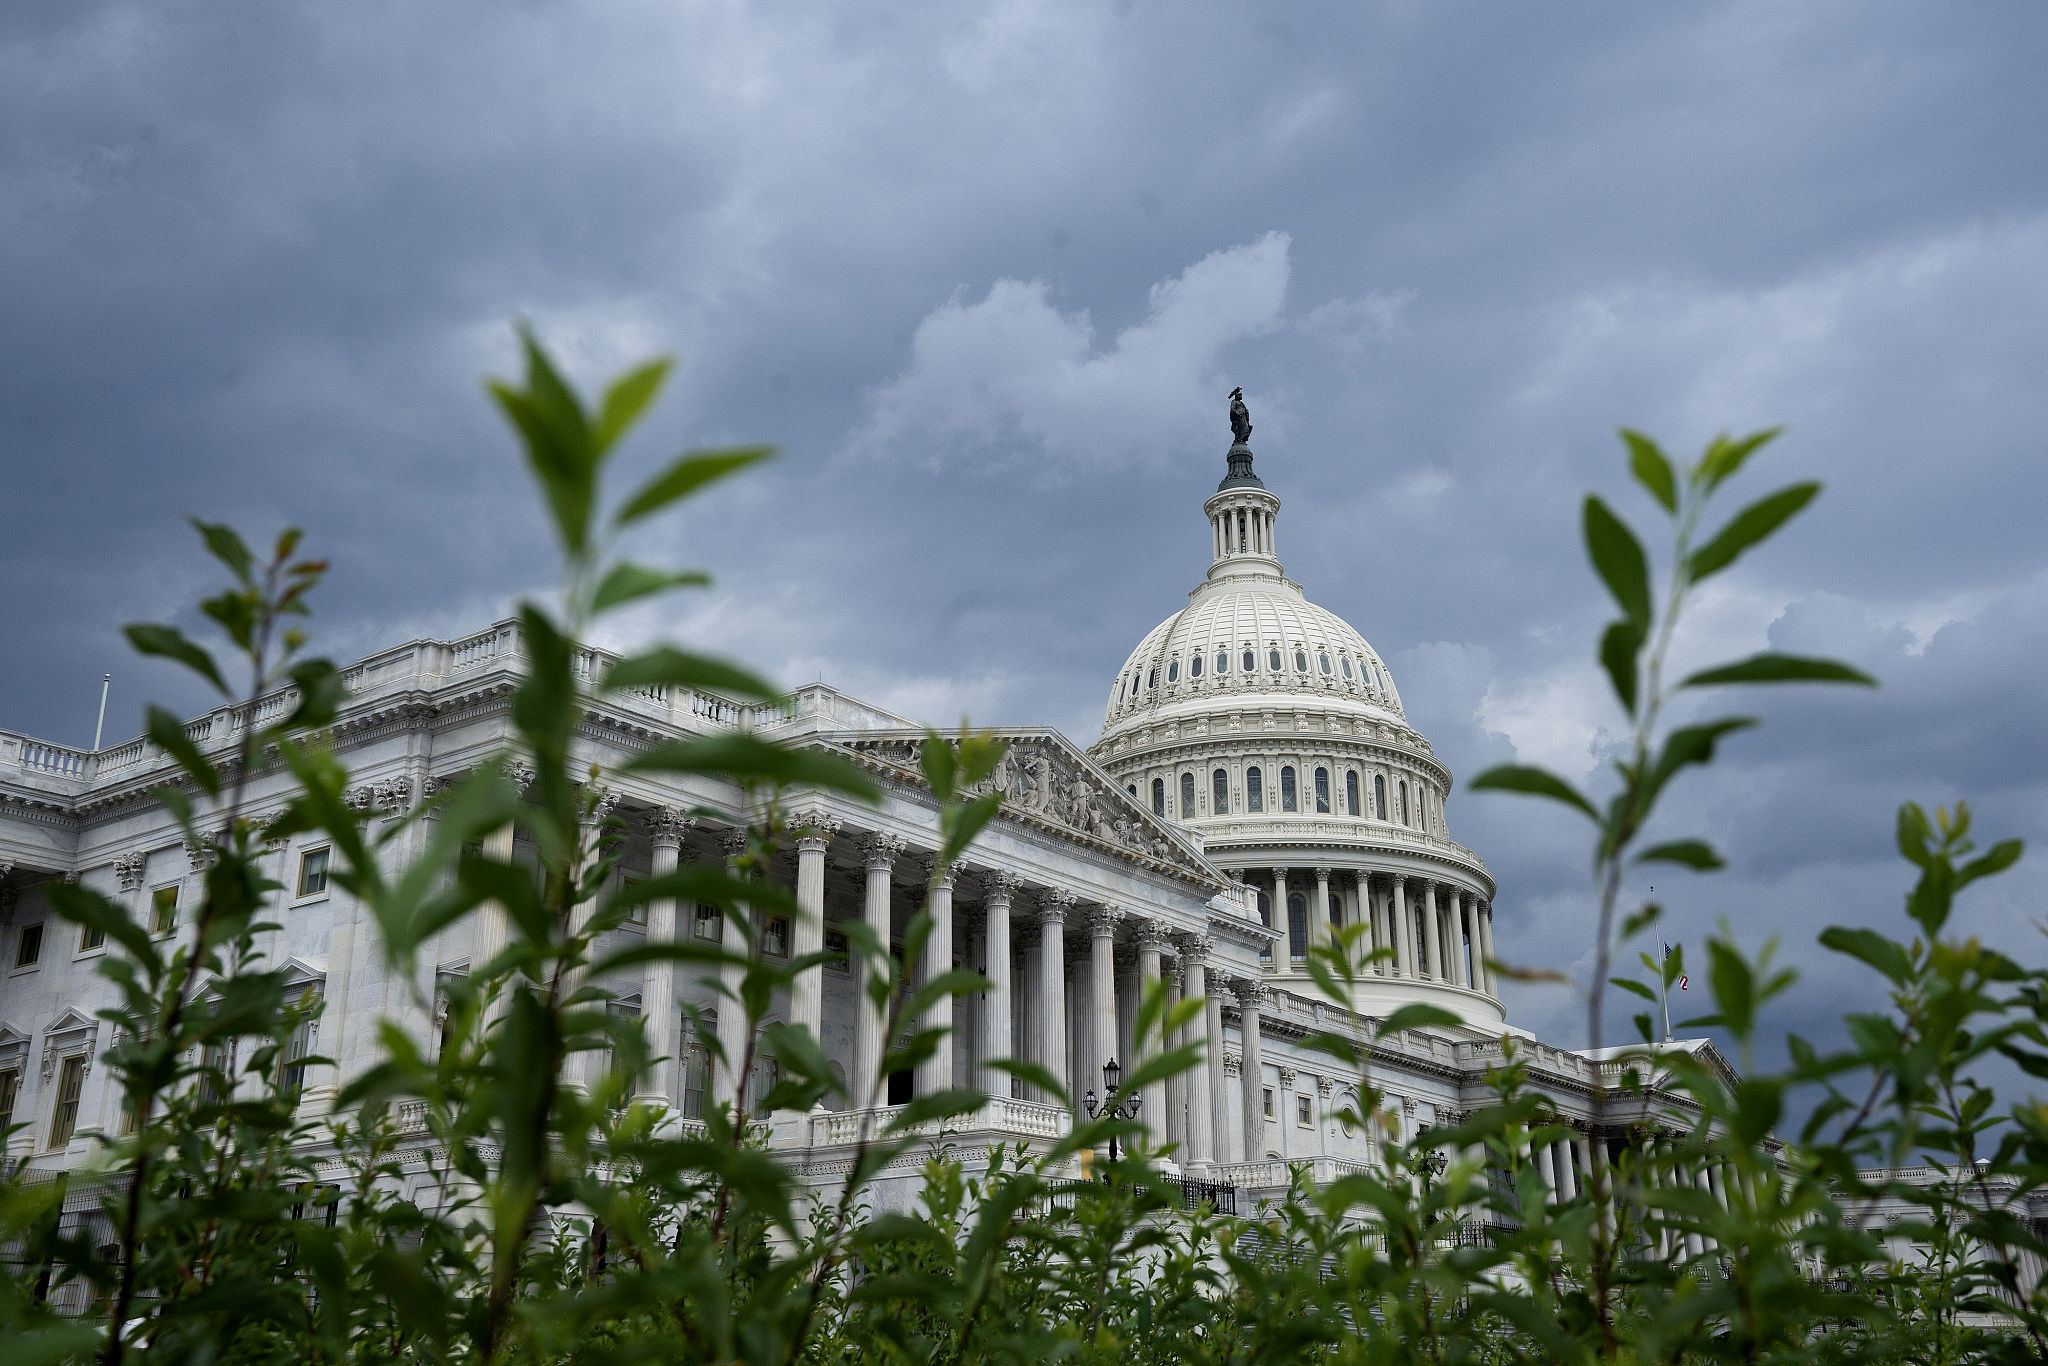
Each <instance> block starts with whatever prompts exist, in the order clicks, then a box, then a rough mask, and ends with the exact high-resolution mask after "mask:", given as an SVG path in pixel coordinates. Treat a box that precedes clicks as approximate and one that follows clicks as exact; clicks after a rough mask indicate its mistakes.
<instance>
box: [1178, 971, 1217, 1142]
mask: <svg viewBox="0 0 2048 1366" xmlns="http://www.w3.org/2000/svg"><path fill="white" fill-rule="evenodd" d="M1180 959H1181V962H1182V964H1183V965H1185V968H1186V971H1187V982H1186V984H1185V986H1183V988H1182V990H1183V991H1184V992H1185V993H1186V994H1187V995H1189V996H1192V997H1194V998H1195V999H1196V1000H1198V1001H1200V1002H1201V1003H1202V1013H1201V1014H1200V1015H1197V1016H1196V1017H1195V1018H1194V1019H1193V1020H1192V1021H1190V1022H1189V1025H1188V1028H1189V1032H1190V1033H1191V1034H1192V1035H1193V1036H1194V1037H1193V1041H1194V1042H1195V1043H1196V1044H1197V1045H1199V1046H1200V1048H1201V1050H1202V1060H1201V1061H1200V1062H1198V1063H1196V1064H1195V1067H1194V1070H1193V1071H1191V1072H1189V1073H1188V1074H1187V1086H1188V1161H1189V1162H1190V1163H1202V1164H1207V1163H1210V1162H1214V1161H1215V1160H1216V1134H1217V1133H1218V1132H1219V1130H1218V1129H1217V1127H1216V1116H1215V1111H1214V1109H1213V1108H1212V1107H1213V1106H1214V1105H1215V1100H1214V1099H1213V1097H1215V1096H1216V1095H1217V1093H1218V1092H1220V1091H1221V1089H1222V1087H1221V1082H1222V1077H1223V1031H1222V1029H1221V1028H1220V1016H1221V1015H1222V1011H1221V1010H1220V1009H1219V1007H1218V1003H1217V1000H1216V998H1215V997H1213V996H1211V995H1210V994H1209V937H1208V936H1207V935H1190V936H1189V937H1188V938H1186V939H1183V940H1182V941H1181V946H1180Z"/></svg>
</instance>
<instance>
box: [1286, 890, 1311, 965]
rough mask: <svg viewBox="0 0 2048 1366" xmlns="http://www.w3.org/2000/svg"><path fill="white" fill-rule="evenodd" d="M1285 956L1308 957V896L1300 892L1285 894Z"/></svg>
mask: <svg viewBox="0 0 2048 1366" xmlns="http://www.w3.org/2000/svg"><path fill="white" fill-rule="evenodd" d="M1287 956H1288V957H1290V958H1306V957H1308V898H1307V897H1305V896H1303V895H1302V894H1301V893H1300V892H1289V893H1288V894H1287Z"/></svg>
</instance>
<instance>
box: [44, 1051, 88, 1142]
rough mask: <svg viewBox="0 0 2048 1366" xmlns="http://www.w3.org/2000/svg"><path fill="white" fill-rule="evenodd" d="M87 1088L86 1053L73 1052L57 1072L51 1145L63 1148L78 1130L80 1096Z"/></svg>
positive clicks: (51, 1119) (51, 1123)
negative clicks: (55, 1108) (55, 1104)
mask: <svg viewBox="0 0 2048 1366" xmlns="http://www.w3.org/2000/svg"><path fill="white" fill-rule="evenodd" d="M83 1090H85V1054H83V1053H73V1054H72V1055H71V1056H70V1057H68V1058H66V1059H64V1061H63V1063H62V1065H61V1066H60V1067H59V1069H58V1072H57V1110H56V1113H55V1114H52V1115H51V1116H50V1146H51V1147H52V1148H61V1147H63V1146H64V1145H65V1144H67V1143H69V1142H70V1141H71V1135H73V1134H75V1133H77V1132H78V1096H79V1093H80V1092H81V1091H83Z"/></svg>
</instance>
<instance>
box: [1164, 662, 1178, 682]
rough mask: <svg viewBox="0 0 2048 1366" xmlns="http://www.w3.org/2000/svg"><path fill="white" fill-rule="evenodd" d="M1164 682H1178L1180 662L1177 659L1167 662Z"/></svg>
mask: <svg viewBox="0 0 2048 1366" xmlns="http://www.w3.org/2000/svg"><path fill="white" fill-rule="evenodd" d="M1166 681H1167V682H1169V683H1178V682H1180V661H1179V660H1178V659H1174V660H1168V661H1167V664H1166Z"/></svg>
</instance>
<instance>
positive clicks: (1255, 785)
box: [1244, 768, 1266, 811]
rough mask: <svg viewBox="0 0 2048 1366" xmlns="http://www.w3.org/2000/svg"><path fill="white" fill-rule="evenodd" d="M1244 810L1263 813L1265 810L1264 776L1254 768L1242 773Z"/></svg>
mask: <svg viewBox="0 0 2048 1366" xmlns="http://www.w3.org/2000/svg"><path fill="white" fill-rule="evenodd" d="M1244 809H1245V810H1247V811H1264V810H1265V809H1266V775H1265V774H1263V773H1261V772H1260V771H1259V770H1258V769H1256V768H1248V769H1246V770H1245V771H1244Z"/></svg>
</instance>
